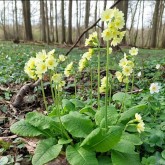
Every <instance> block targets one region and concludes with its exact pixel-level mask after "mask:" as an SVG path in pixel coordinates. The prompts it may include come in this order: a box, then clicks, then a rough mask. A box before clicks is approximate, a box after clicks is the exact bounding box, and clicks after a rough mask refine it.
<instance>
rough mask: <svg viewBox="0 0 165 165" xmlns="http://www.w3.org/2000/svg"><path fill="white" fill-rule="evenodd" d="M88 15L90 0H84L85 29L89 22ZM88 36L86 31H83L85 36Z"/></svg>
mask: <svg viewBox="0 0 165 165" xmlns="http://www.w3.org/2000/svg"><path fill="white" fill-rule="evenodd" d="M89 16H90V0H86V5H85V20H84V23H85V29H87V28H88V24H89ZM87 37H88V32H87V33H85V38H87Z"/></svg>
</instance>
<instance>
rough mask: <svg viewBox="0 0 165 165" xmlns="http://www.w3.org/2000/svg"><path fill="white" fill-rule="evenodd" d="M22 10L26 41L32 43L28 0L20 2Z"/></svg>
mask: <svg viewBox="0 0 165 165" xmlns="http://www.w3.org/2000/svg"><path fill="white" fill-rule="evenodd" d="M21 1H22V8H23V17H24V26H25V36H26V40H28V41H32V40H33V35H32V26H31V15H30V0H26V1H25V0H21Z"/></svg>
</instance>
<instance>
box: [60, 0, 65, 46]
mask: <svg viewBox="0 0 165 165" xmlns="http://www.w3.org/2000/svg"><path fill="white" fill-rule="evenodd" d="M61 19H62V35H61V43H62V44H63V43H66V36H65V15H64V0H61Z"/></svg>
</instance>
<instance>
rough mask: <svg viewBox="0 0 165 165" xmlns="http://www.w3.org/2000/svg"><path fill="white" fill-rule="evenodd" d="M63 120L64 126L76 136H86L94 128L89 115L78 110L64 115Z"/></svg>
mask: <svg viewBox="0 0 165 165" xmlns="http://www.w3.org/2000/svg"><path fill="white" fill-rule="evenodd" d="M61 120H62V122H63V124H64V127H65V128H66V129H67V130H68V131H69V132H70V133H71V134H72V135H73V136H75V137H86V136H87V135H88V134H89V133H90V132H91V131H92V129H93V123H92V121H91V120H90V119H89V117H88V116H86V115H83V114H80V113H79V112H76V111H74V112H70V113H69V114H68V115H65V116H63V117H62V118H61Z"/></svg>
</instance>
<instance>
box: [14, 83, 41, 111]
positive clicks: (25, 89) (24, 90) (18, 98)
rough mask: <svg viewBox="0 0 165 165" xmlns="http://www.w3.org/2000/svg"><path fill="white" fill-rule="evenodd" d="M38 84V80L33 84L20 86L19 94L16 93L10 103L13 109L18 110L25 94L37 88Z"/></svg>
mask: <svg viewBox="0 0 165 165" xmlns="http://www.w3.org/2000/svg"><path fill="white" fill-rule="evenodd" d="M39 83H40V80H38V81H36V82H35V83H28V84H25V85H24V86H22V87H21V89H20V90H19V92H18V93H17V95H16V96H15V100H14V102H13V103H12V105H13V107H16V108H18V107H19V106H20V105H21V104H22V102H23V98H24V96H25V94H26V93H27V92H28V91H30V90H33V89H34V87H36V86H38V84H39Z"/></svg>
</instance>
